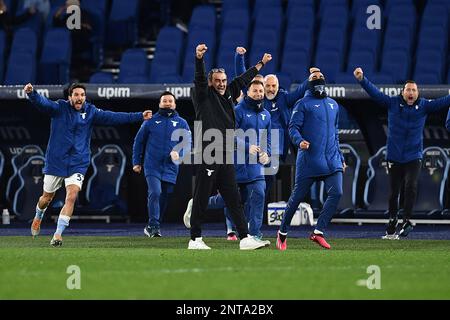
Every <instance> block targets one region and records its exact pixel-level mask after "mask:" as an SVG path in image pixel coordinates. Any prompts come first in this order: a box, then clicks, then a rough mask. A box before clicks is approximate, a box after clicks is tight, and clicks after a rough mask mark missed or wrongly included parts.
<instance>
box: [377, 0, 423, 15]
mask: <svg viewBox="0 0 450 320" xmlns="http://www.w3.org/2000/svg"><path fill="white" fill-rule="evenodd" d="M396 6H403V7H412V8H415V4H414V0H386V1H385V4H384V7H385V9H386V12H387V13H388V14H389V15H391V14H392V12H391V9H392V8H395V7H396Z"/></svg>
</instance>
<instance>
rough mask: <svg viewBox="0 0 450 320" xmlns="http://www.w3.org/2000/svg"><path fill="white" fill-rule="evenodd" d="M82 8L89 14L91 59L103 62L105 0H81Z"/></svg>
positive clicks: (99, 62) (97, 63) (98, 62)
mask: <svg viewBox="0 0 450 320" xmlns="http://www.w3.org/2000/svg"><path fill="white" fill-rule="evenodd" d="M82 8H83V9H85V10H86V11H87V12H88V13H89V15H90V16H91V23H92V37H91V41H90V42H91V44H92V52H91V60H92V61H93V62H94V63H95V64H96V65H98V66H99V65H101V64H102V63H103V47H104V44H105V32H106V12H107V10H106V9H107V1H106V0H96V1H83V3H82Z"/></svg>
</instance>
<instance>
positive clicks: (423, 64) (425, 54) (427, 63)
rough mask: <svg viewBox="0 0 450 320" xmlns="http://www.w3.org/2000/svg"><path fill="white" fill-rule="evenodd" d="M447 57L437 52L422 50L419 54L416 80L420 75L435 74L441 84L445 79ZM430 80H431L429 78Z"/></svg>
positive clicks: (415, 72)
mask: <svg viewBox="0 0 450 320" xmlns="http://www.w3.org/2000/svg"><path fill="white" fill-rule="evenodd" d="M444 69H445V57H444V55H443V54H442V53H441V52H439V51H437V50H428V49H421V50H419V52H418V53H417V57H416V67H415V71H414V79H416V78H417V76H418V75H423V74H428V73H433V74H435V76H436V78H437V79H438V82H437V83H441V82H442V79H443V77H444ZM428 79H430V78H429V77H428Z"/></svg>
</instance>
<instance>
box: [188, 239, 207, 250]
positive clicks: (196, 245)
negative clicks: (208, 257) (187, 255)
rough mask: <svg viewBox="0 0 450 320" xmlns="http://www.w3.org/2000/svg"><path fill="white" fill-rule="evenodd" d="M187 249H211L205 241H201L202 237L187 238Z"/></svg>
mask: <svg viewBox="0 0 450 320" xmlns="http://www.w3.org/2000/svg"><path fill="white" fill-rule="evenodd" d="M188 249H192V250H209V249H211V248H210V247H208V246H207V245H206V243H204V242H203V240H202V237H200V238H195V241H194V240H192V239H191V240H189V246H188Z"/></svg>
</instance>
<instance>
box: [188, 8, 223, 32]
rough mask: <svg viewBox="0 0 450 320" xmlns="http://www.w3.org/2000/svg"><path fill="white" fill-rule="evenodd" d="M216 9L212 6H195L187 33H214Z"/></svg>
mask: <svg viewBox="0 0 450 320" xmlns="http://www.w3.org/2000/svg"><path fill="white" fill-rule="evenodd" d="M216 17H217V15H216V8H215V7H214V6H213V5H200V6H196V7H195V8H194V10H193V11H192V15H191V19H190V21H189V32H191V31H193V30H195V29H208V30H211V31H214V32H215V31H216Z"/></svg>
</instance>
